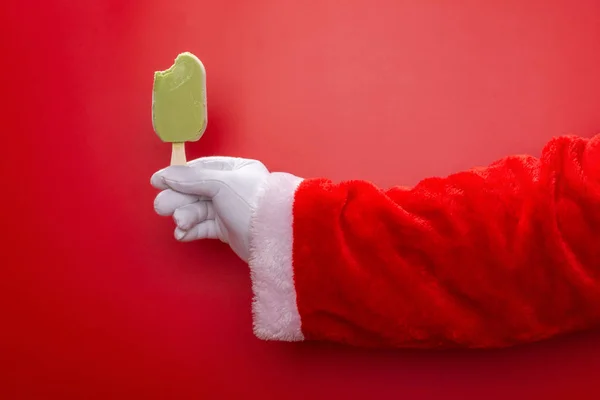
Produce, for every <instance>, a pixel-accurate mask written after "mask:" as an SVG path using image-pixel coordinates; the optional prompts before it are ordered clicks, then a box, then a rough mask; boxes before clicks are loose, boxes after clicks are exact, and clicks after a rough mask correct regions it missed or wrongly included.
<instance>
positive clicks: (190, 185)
mask: <svg viewBox="0 0 600 400" xmlns="http://www.w3.org/2000/svg"><path fill="white" fill-rule="evenodd" d="M229 174H231V172H228V171H218V170H211V169H202V168H191V167H182V166H172V167H168V168H165V169H164V170H162V171H160V172H158V173H157V174H155V177H153V180H154V182H155V183H156V184H157V186H161V185H164V186H166V187H167V188H170V189H173V190H175V191H177V192H180V193H185V194H191V195H196V196H206V197H208V198H210V199H212V198H213V197H214V196H215V195H216V194H217V193H218V192H219V189H220V188H221V187H222V186H223V183H224V182H223V181H224V180H226V179H227V178H228V177H229V176H230V175H229ZM158 180H162V182H163V183H162V184H158V183H157V181H158ZM161 187H162V186H161Z"/></svg>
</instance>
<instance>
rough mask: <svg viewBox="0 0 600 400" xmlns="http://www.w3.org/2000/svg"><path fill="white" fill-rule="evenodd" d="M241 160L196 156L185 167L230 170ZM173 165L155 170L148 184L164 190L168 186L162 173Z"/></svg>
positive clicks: (179, 167)
mask: <svg viewBox="0 0 600 400" xmlns="http://www.w3.org/2000/svg"><path fill="white" fill-rule="evenodd" d="M239 160H241V159H240V158H236V157H203V158H197V159H195V160H192V161H190V162H188V163H187V168H197V169H205V170H212V171H232V170H233V169H235V166H236V165H237V163H238V162H239ZM172 168H173V166H170V167H166V168H163V169H161V170H159V171H156V172H155V173H154V174H153V175H152V177H151V178H150V184H151V185H152V186H154V187H155V188H156V189H159V190H164V189H168V188H169V186H168V185H167V184H166V183H165V182H164V180H163V174H164V172H165V171H166V170H169V169H172ZM175 168H178V169H184V168H186V166H176V167H175Z"/></svg>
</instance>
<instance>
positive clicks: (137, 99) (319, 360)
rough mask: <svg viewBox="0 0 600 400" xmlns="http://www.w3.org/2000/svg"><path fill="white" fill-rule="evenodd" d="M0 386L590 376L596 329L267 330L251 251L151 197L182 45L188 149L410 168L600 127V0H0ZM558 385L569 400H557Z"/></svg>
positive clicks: (374, 390)
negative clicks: (452, 332)
mask: <svg viewBox="0 0 600 400" xmlns="http://www.w3.org/2000/svg"><path fill="white" fill-rule="evenodd" d="M0 34H1V36H0V37H2V39H0V45H1V46H2V47H1V49H0V50H1V54H2V56H1V57H2V58H1V60H2V63H1V64H2V65H1V67H0V68H1V69H2V71H1V77H2V90H1V92H0V94H1V99H2V100H1V102H2V104H1V121H2V125H1V127H2V131H1V133H0V134H1V135H2V138H3V147H4V149H5V150H4V152H3V155H2V157H0V167H1V177H2V183H1V187H2V189H1V190H2V192H1V193H2V194H1V198H0V202H1V207H2V217H1V221H2V224H1V226H2V233H1V235H2V244H1V245H0V246H1V258H0V265H1V275H0V307H1V308H0V311H1V313H0V318H1V319H0V325H1V326H0V339H1V340H0V362H1V363H0V368H1V369H2V371H1V373H0V397H2V398H3V399H25V398H43V399H49V398H60V399H84V398H85V399H92V398H103V399H106V398H123V399H132V398H143V399H153V398H158V399H187V398H205V399H213V398H215V399H216V398H247V397H250V396H256V397H257V398H261V399H276V398H287V399H292V398H332V399H333V398H371V397H370V396H373V397H372V398H391V397H392V396H393V397H397V398H403V399H412V398H444V397H447V396H452V397H453V398H465V399H466V398H483V397H485V398H488V399H492V398H507V397H509V396H510V397H512V398H546V397H565V396H567V395H573V396H575V397H576V398H583V397H589V398H597V395H598V394H599V393H600V387H599V386H598V384H597V382H598V380H597V379H598V378H597V377H598V371H600V335H599V334H598V333H594V332H589V333H585V334H582V335H577V336H574V337H569V338H562V339H558V340H553V341H549V342H546V343H541V344H537V345H533V346H525V347H522V348H516V349H510V350H505V351H494V352H474V353H471V352H445V353H428V352H412V351H393V352H382V351H377V352H373V351H367V350H361V349H350V348H342V347H337V346H331V345H323V344H285V343H266V342H261V341H259V340H257V339H255V338H254V336H253V335H252V330H251V314H250V301H251V290H250V279H249V273H248V270H247V267H246V266H245V265H243V263H242V262H240V261H238V260H237V259H236V257H235V256H234V255H233V253H232V252H231V251H229V250H228V248H227V247H226V246H224V245H222V244H220V243H215V242H198V243H193V244H178V243H176V242H175V240H174V239H173V236H172V235H173V232H172V231H173V228H174V226H173V223H172V221H171V220H169V219H166V218H160V217H158V216H156V215H155V214H154V212H153V207H152V203H153V198H154V196H155V194H156V193H155V191H154V190H153V189H152V188H151V187H150V185H149V179H150V176H151V174H152V173H153V172H154V171H156V170H157V169H159V168H162V167H164V166H165V165H166V163H168V161H169V152H170V149H169V146H168V145H165V144H163V143H161V142H160V140H159V139H158V138H157V137H156V136H155V134H154V133H153V131H152V126H151V119H150V102H151V88H152V77H153V72H154V70H157V69H165V68H167V67H169V66H170V65H171V63H172V61H173V59H174V57H175V56H176V55H177V53H179V52H181V51H192V52H193V53H195V54H197V55H198V56H199V57H200V58H201V59H202V60H203V62H204V63H205V65H206V69H207V73H208V104H209V107H208V110H209V124H208V129H207V131H206V133H205V136H204V137H203V138H202V139H201V140H200V141H199V142H197V143H194V144H192V145H190V146H188V153H189V156H191V157H199V156H204V155H213V154H224V155H234V156H243V157H252V158H258V159H260V160H262V161H264V162H265V163H266V164H267V165H268V166H269V167H270V168H271V169H274V170H284V171H289V172H293V173H295V174H298V175H301V176H305V177H312V176H326V177H330V178H333V179H336V180H339V179H347V178H361V179H369V180H372V181H374V182H375V183H377V184H379V185H382V186H389V185H396V184H401V185H410V184H414V183H416V182H417V181H418V180H420V179H422V178H424V177H427V176H431V175H445V174H448V173H451V172H454V171H457V170H460V169H464V168H469V167H472V166H475V165H481V164H487V163H489V162H491V161H493V160H495V159H497V158H498V157H502V156H504V155H508V154H513V153H533V154H536V155H537V154H539V151H540V149H541V146H542V145H543V144H544V143H545V142H546V141H547V140H548V139H549V138H550V137H551V136H553V135H560V134H565V133H577V134H581V135H592V134H594V133H598V132H600V107H599V105H600V2H598V1H597V0H578V1H572V0H553V1H549V0H546V1H541V0H527V1H521V0H493V1H492V0H488V1H479V0H468V1H467V0H458V1H441V0H440V1H438V0H410V1H409V0H405V1H399V0H344V1H338V0H302V1H300V0H298V1H281V0H246V1H242V0H238V1H233V0H230V1H208V0H207V1H200V0H178V1H173V0H148V1H141V0H140V1H123V0H105V1H67V0H62V1H57V0H55V1H35V2H34V1H31V0H20V1H17V0H8V1H5V2H3V4H2V11H1V12H0ZM565 398H566V397H565Z"/></svg>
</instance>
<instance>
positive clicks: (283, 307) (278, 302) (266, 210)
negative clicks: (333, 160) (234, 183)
mask: <svg viewBox="0 0 600 400" xmlns="http://www.w3.org/2000/svg"><path fill="white" fill-rule="evenodd" d="M301 182H302V179H301V178H298V177H296V176H294V175H290V174H285V173H272V174H271V175H270V176H269V178H268V180H267V182H266V183H265V185H264V186H263V188H262V193H261V199H260V201H259V203H258V209H257V210H256V213H255V214H254V216H253V218H252V223H251V238H250V260H249V264H250V274H251V278H252V291H253V292H254V300H253V303H252V313H253V318H254V334H255V335H256V336H257V337H258V338H260V339H264V340H281V341H300V340H304V336H303V335H302V330H301V321H300V314H299V313H298V307H297V305H296V290H295V288H294V271H293V267H292V243H293V231H292V223H293V215H292V211H293V210H292V208H293V203H294V194H295V192H296V189H297V188H298V185H299V184H300V183H301Z"/></svg>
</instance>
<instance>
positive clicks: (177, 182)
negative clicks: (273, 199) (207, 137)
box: [151, 157, 269, 262]
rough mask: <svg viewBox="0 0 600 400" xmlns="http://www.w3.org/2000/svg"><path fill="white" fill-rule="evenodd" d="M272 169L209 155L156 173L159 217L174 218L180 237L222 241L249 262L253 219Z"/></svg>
mask: <svg viewBox="0 0 600 400" xmlns="http://www.w3.org/2000/svg"><path fill="white" fill-rule="evenodd" d="M268 176H269V171H268V170H267V168H266V167H265V166H264V165H263V164H262V163H261V162H259V161H256V160H247V159H242V158H232V157H207V158H200V159H197V160H194V161H191V162H189V163H188V165H187V166H171V167H167V168H165V169H162V170H160V171H158V172H156V173H155V174H154V175H153V176H152V179H151V183H152V186H154V187H155V188H157V189H160V190H162V191H161V192H160V193H159V194H158V196H156V199H155V201H154V209H155V210H156V212H157V213H158V214H159V215H162V216H173V219H174V220H175V224H176V225H177V227H176V228H175V238H176V239H177V240H180V241H185V242H189V241H192V240H198V239H220V240H221V241H223V242H225V243H228V244H229V245H230V246H231V248H232V249H233V251H234V252H235V253H236V254H237V255H238V256H239V257H240V258H241V259H242V260H244V261H246V262H248V258H249V255H250V254H249V253H250V249H249V242H250V221H251V218H252V215H253V213H254V212H255V210H256V207H257V204H258V199H259V191H260V188H261V187H262V185H263V183H264V182H265V181H266V180H267V178H268Z"/></svg>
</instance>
